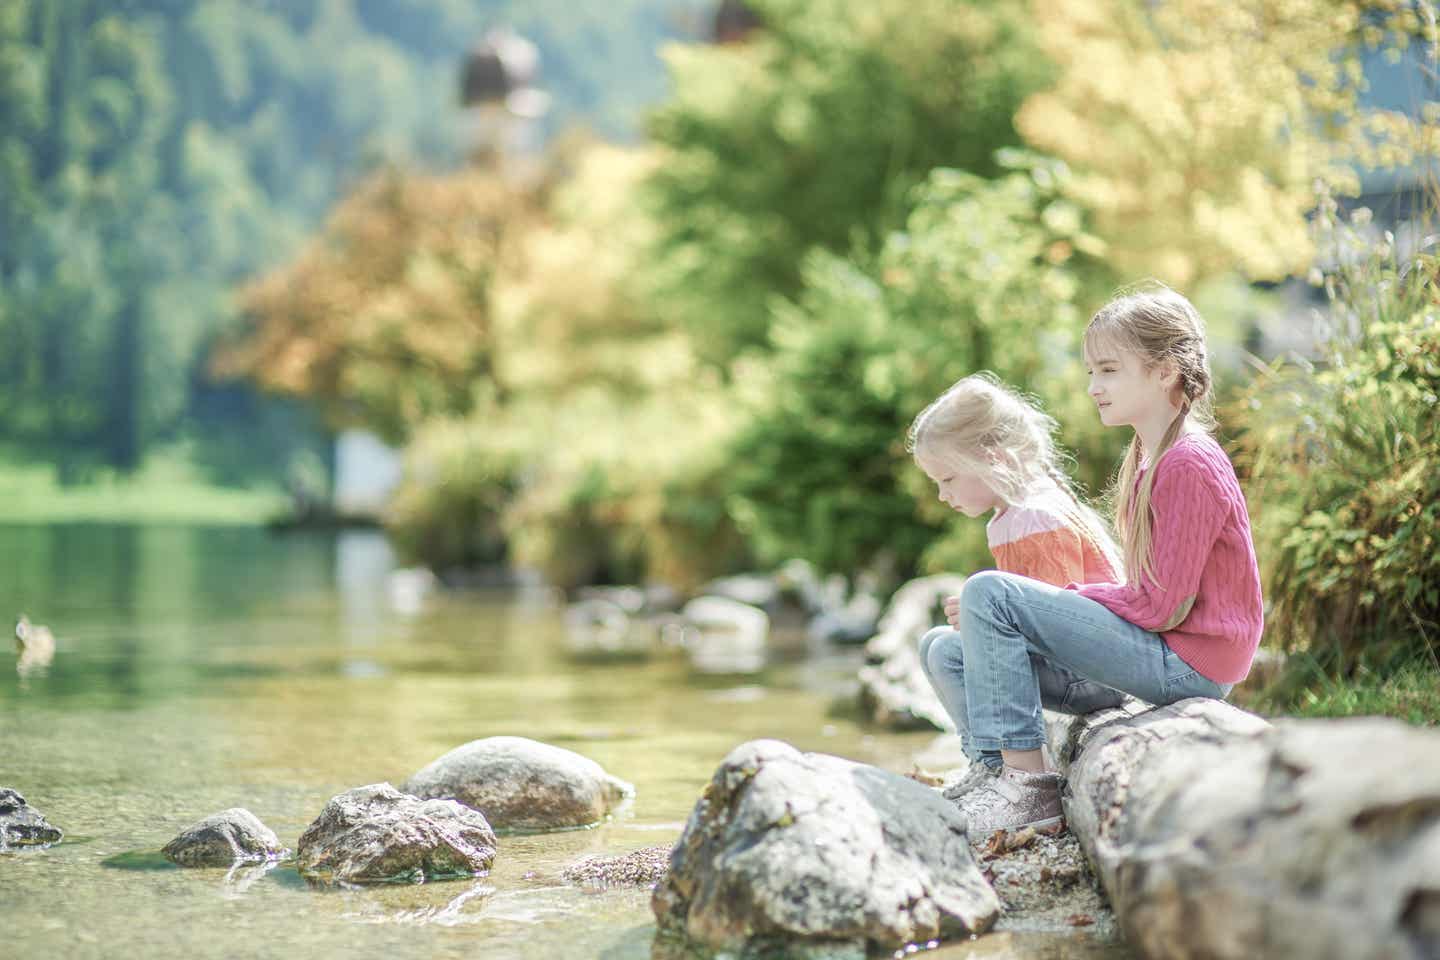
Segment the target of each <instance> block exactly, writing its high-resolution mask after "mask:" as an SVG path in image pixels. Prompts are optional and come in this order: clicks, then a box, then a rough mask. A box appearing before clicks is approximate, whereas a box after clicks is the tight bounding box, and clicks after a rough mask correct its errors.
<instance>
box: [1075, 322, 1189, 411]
mask: <svg viewBox="0 0 1440 960" xmlns="http://www.w3.org/2000/svg"><path fill="white" fill-rule="evenodd" d="M1085 369H1086V372H1088V373H1089V374H1090V390H1089V393H1090V398H1091V399H1092V400H1094V401H1095V405H1096V407H1097V408H1098V409H1099V412H1100V422H1101V423H1103V424H1105V426H1107V427H1121V426H1132V427H1133V426H1136V425H1138V424H1141V423H1146V422H1147V421H1151V420H1154V419H1155V418H1156V416H1157V415H1166V416H1169V415H1172V414H1171V413H1170V411H1171V410H1172V408H1174V407H1175V406H1176V403H1175V400H1174V394H1175V393H1176V387H1175V374H1174V372H1173V370H1172V369H1171V364H1168V363H1160V364H1156V365H1155V366H1154V367H1153V368H1151V369H1149V370H1147V369H1145V364H1144V362H1143V361H1142V360H1141V358H1140V355H1139V354H1137V353H1136V352H1135V351H1133V350H1129V349H1126V348H1124V347H1118V346H1115V345H1114V344H1107V343H1105V342H1103V341H1102V342H1099V343H1095V344H1089V343H1087V344H1086V345H1085Z"/></svg>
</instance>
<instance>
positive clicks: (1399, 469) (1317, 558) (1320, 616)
mask: <svg viewBox="0 0 1440 960" xmlns="http://www.w3.org/2000/svg"><path fill="white" fill-rule="evenodd" d="M1332 210H1333V205H1332V206H1331V207H1329V208H1327V210H1326V212H1327V214H1328V213H1329V212H1330V211H1332ZM1361 219H1362V222H1363V219H1364V218H1363V216H1362V218H1361ZM1329 232H1330V233H1331V234H1332V235H1333V236H1334V238H1335V242H1336V243H1337V244H1340V245H1341V248H1342V249H1353V248H1354V247H1355V243H1354V241H1355V238H1356V235H1357V234H1356V231H1355V230H1354V229H1353V228H1346V227H1344V226H1343V225H1336V226H1331V227H1330V228H1329ZM1341 262H1342V264H1343V263H1344V262H1345V259H1344V258H1343V257H1342V258H1341ZM1436 268H1437V263H1436V261H1435V260H1434V259H1433V258H1432V257H1428V256H1422V257H1420V258H1418V259H1416V260H1413V261H1412V262H1410V263H1400V262H1397V261H1396V259H1395V257H1394V255H1393V253H1392V249H1391V243H1390V242H1389V240H1388V239H1387V241H1385V242H1382V243H1381V244H1380V245H1379V246H1378V247H1377V248H1376V249H1374V250H1373V251H1370V252H1369V253H1368V255H1367V256H1365V257H1363V258H1362V259H1360V260H1358V261H1357V262H1354V263H1353V264H1352V265H1348V266H1342V267H1340V268H1339V269H1337V270H1336V271H1335V272H1334V273H1332V274H1331V275H1330V276H1327V277H1324V278H1323V283H1324V284H1325V287H1326V290H1327V292H1328V294H1329V300H1330V307H1329V320H1330V329H1331V333H1330V335H1329V337H1328V339H1327V340H1326V341H1325V343H1324V344H1323V355H1322V356H1321V358H1320V359H1319V360H1318V361H1316V362H1313V363H1311V362H1304V361H1289V362H1282V363H1276V364H1273V365H1271V366H1270V367H1268V368H1267V369H1265V370H1264V371H1262V373H1261V375H1260V376H1258V377H1257V379H1256V380H1255V382H1254V383H1253V384H1252V385H1251V386H1250V387H1249V388H1248V389H1247V390H1246V391H1244V392H1243V393H1242V395H1241V396H1240V398H1239V400H1238V401H1237V406H1238V407H1239V409H1238V410H1236V415H1235V419H1236V420H1237V421H1238V420H1240V419H1242V418H1243V419H1245V420H1246V421H1247V422H1248V430H1247V433H1246V434H1245V435H1244V436H1243V437H1242V438H1241V456H1240V462H1241V465H1242V468H1244V469H1246V470H1248V473H1249V481H1248V487H1249V489H1248V496H1249V501H1250V505H1251V509H1252V512H1253V513H1254V515H1255V533H1256V541H1257V544H1256V545H1257V549H1258V552H1259V554H1260V559H1261V562H1262V570H1263V573H1264V577H1265V589H1266V596H1267V598H1268V600H1269V602H1270V611H1269V618H1268V619H1269V622H1268V625H1267V638H1268V640H1269V641H1270V642H1272V643H1274V644H1276V645H1277V646H1279V647H1281V648H1282V649H1285V650H1287V651H1306V652H1307V653H1308V656H1309V657H1310V660H1311V661H1312V662H1313V663H1314V664H1315V665H1316V666H1317V667H1318V668H1319V669H1320V670H1322V671H1324V672H1325V673H1327V674H1329V675H1331V676H1348V675H1351V674H1354V673H1355V672H1356V671H1357V670H1361V669H1379V670H1386V669H1390V668H1391V667H1393V666H1394V665H1396V664H1402V663H1416V662H1420V663H1428V664H1432V665H1435V666H1437V667H1440V662H1437V660H1436V649H1437V640H1440V307H1437V304H1436V287H1435V277H1436ZM1317 279H1320V278H1318V277H1317ZM1292 679H1293V678H1292Z"/></svg>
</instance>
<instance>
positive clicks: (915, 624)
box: [865, 573, 966, 663]
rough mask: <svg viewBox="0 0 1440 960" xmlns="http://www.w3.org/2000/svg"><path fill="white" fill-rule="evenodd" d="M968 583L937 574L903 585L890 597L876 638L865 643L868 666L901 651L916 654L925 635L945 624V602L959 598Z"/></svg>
mask: <svg viewBox="0 0 1440 960" xmlns="http://www.w3.org/2000/svg"><path fill="white" fill-rule="evenodd" d="M965 580H966V578H965V577H962V576H960V575H959V574H954V573H937V574H935V575H934V576H929V577H919V578H917V579H915V580H911V581H908V582H907V583H905V584H903V585H902V586H901V587H900V589H899V590H896V591H895V592H894V593H893V594H891V596H890V602H889V603H888V604H886V606H885V613H884V615H882V616H881V617H880V622H879V623H878V624H876V631H877V632H876V634H875V635H874V636H873V637H871V638H870V639H869V640H867V641H866V642H865V660H866V662H868V663H884V662H885V661H886V660H888V659H890V657H892V656H894V655H895V654H896V653H898V652H900V651H901V650H905V649H909V650H911V651H913V650H914V649H915V645H916V644H917V643H918V642H919V641H920V637H921V636H923V635H924V633H925V631H927V630H929V629H930V628H931V627H935V626H939V625H941V624H943V623H944V622H945V598H946V597H955V596H959V595H960V591H961V590H963V589H965ZM917 662H918V661H917Z"/></svg>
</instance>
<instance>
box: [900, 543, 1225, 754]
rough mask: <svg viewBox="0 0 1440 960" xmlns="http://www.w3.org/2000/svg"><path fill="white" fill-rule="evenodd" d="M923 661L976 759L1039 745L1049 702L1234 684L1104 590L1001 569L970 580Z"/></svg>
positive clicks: (1070, 703)
mask: <svg viewBox="0 0 1440 960" xmlns="http://www.w3.org/2000/svg"><path fill="white" fill-rule="evenodd" d="M920 664H921V666H922V667H923V668H924V670H925V676H926V677H928V678H929V680H930V685H931V686H932V687H934V688H935V693H936V694H937V695H938V696H939V697H940V702H941V703H942V704H944V706H945V709H946V711H947V712H948V713H949V714H950V718H951V719H952V720H954V721H955V728H956V730H957V731H959V733H960V738H961V743H962V745H963V748H964V750H965V755H966V756H968V757H970V758H971V759H972V760H974V759H976V758H977V757H978V755H979V752H980V751H981V750H1038V749H1039V748H1040V745H1041V744H1042V743H1044V742H1045V723H1044V719H1043V716H1042V714H1041V708H1042V707H1044V708H1048V709H1051V710H1058V711H1061V712H1062V713H1089V712H1091V711H1092V710H1099V709H1102V708H1104V707H1114V706H1118V705H1119V704H1120V703H1121V702H1122V701H1123V700H1124V695H1125V694H1127V693H1128V694H1131V695H1133V696H1136V697H1139V698H1140V699H1141V700H1148V701H1149V702H1151V703H1154V704H1161V705H1163V704H1167V703H1174V702H1175V701H1176V700H1184V699H1185V698H1186V697H1214V698H1216V699H1224V698H1225V696H1226V695H1228V694H1229V693H1230V688H1231V684H1224V683H1216V682H1215V681H1213V680H1211V679H1210V678H1208V677H1206V676H1203V675H1202V674H1200V673H1199V672H1197V671H1196V670H1195V668H1194V667H1192V666H1190V664H1188V663H1186V662H1185V661H1184V660H1182V659H1180V656H1179V655H1178V654H1177V653H1175V652H1174V651H1173V650H1171V649H1170V647H1169V645H1168V644H1166V643H1165V639H1164V638H1163V637H1161V636H1160V635H1159V634H1157V633H1151V632H1150V631H1149V630H1145V629H1142V628H1141V627H1137V626H1135V624H1133V623H1131V622H1130V621H1128V620H1126V619H1124V618H1123V617H1120V616H1117V615H1115V614H1113V613H1111V612H1110V611H1109V610H1108V609H1106V608H1105V607H1104V606H1102V605H1101V604H1098V603H1096V602H1095V601H1094V600H1087V599H1086V598H1085V597H1082V596H1080V595H1079V594H1077V593H1075V592H1073V591H1070V590H1064V589H1061V588H1060V587H1053V586H1051V585H1050V584H1048V583H1043V582H1041V581H1039V580H1031V579H1030V578H1029V577H1021V576H1016V575H1015V574H1010V573H999V572H997V571H993V570H987V571H984V572H981V573H977V574H975V575H974V576H972V577H970V578H969V579H968V580H966V581H965V588H964V590H963V591H962V593H961V595H960V624H959V626H958V628H956V629H951V628H950V627H948V626H945V627H936V628H934V629H933V630H930V631H928V632H927V633H926V634H925V635H924V636H923V637H921V638H920Z"/></svg>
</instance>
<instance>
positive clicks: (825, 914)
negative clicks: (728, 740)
mask: <svg viewBox="0 0 1440 960" xmlns="http://www.w3.org/2000/svg"><path fill="white" fill-rule="evenodd" d="M652 907H653V909H654V911H655V916H656V920H657V924H658V926H659V931H660V936H661V938H662V940H666V941H669V942H671V943H672V944H674V943H680V944H683V946H684V949H687V950H697V949H698V950H699V951H701V952H708V953H721V952H729V953H739V954H742V955H747V954H750V953H755V954H763V953H765V952H767V951H774V952H780V953H783V954H784V955H786V956H850V955H854V956H863V955H864V954H865V952H866V951H879V950H883V951H886V952H889V951H894V950H899V949H903V948H904V947H905V946H906V945H907V944H911V943H921V944H924V943H927V942H929V941H932V940H939V939H945V938H950V937H957V936H962V935H968V934H971V933H980V932H983V931H985V930H987V929H989V927H990V926H991V925H992V924H993V923H994V922H995V919H996V917H997V916H998V914H999V911H1000V902H999V899H998V897H997V896H996V895H995V891H994V890H992V889H991V887H990V886H989V884H987V883H986V882H985V880H984V878H983V877H982V876H981V874H980V871H979V869H978V868H977V866H976V864H975V860H974V857H973V855H972V854H971V850H970V846H969V843H968V842H967V840H966V834H965V821H964V818H963V817H962V816H961V815H960V813H959V812H958V811H957V810H956V809H955V807H954V806H953V805H952V804H950V803H948V802H946V801H945V800H944V799H942V798H941V797H940V795H939V794H938V793H937V792H935V791H934V790H931V789H930V788H928V787H926V786H924V785H923V784H920V783H917V782H916V781H914V780H911V779H908V778H906V777H902V776H898V775H896V774H892V773H889V772H887V771H884V770H880V769H878V768H876V767H870V766H866V765H864V764H858V763H852V762H851V761H849V760H843V759H841V758H839V757H832V756H827V755H825V754H818V753H801V752H800V751H798V750H796V749H795V748H794V747H792V746H790V745H789V744H786V743H782V742H780V741H776V740H755V741H751V742H749V743H745V744H741V745H740V746H738V747H736V748H735V749H734V750H732V751H731V752H730V754H729V755H728V756H727V757H726V758H725V759H724V761H723V762H722V763H721V764H720V767H719V769H718V770H717V771H716V772H715V776H714V777H713V778H712V780H711V781H710V783H709V785H708V786H707V787H706V788H705V791H704V793H703V794H702V795H701V797H700V800H699V802H697V803H696V805H695V808H694V810H693V811H692V812H691V814H690V818H689V821H688V822H687V823H686V825H685V830H684V832H683V833H682V834H681V837H680V840H679V842H678V843H677V844H676V847H675V850H674V851H673V853H672V854H671V869H670V872H669V874H668V875H667V876H666V877H665V879H663V880H662V881H661V882H660V884H659V885H658V886H657V887H656V889H655V894H654V897H653V900H652Z"/></svg>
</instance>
